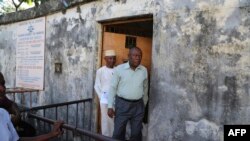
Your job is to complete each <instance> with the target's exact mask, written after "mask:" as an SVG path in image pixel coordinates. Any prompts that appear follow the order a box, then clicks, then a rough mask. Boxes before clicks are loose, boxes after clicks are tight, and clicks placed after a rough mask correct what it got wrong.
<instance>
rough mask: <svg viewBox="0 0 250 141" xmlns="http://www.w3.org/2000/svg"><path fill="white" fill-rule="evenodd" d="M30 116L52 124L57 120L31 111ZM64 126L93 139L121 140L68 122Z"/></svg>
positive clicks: (104, 140) (103, 140) (105, 140)
mask: <svg viewBox="0 0 250 141" xmlns="http://www.w3.org/2000/svg"><path fill="white" fill-rule="evenodd" d="M28 117H29V118H34V119H37V120H41V121H43V122H47V123H50V124H53V123H55V122H56V121H55V120H51V119H48V118H44V117H40V116H37V115H35V114H31V113H28ZM62 128H65V129H68V130H71V131H73V132H77V133H80V134H83V135H86V136H88V137H91V138H93V139H97V140H101V141H119V140H116V139H113V138H110V137H107V136H103V135H100V134H97V133H94V132H91V131H87V130H84V129H80V128H75V127H74V126H71V125H68V124H63V125H62Z"/></svg>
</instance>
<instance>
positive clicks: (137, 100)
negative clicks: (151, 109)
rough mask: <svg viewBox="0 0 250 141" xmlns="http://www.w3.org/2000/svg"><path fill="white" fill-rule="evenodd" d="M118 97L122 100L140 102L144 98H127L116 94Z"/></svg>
mask: <svg viewBox="0 0 250 141" xmlns="http://www.w3.org/2000/svg"><path fill="white" fill-rule="evenodd" d="M116 97H117V98H119V99H121V100H124V101H127V102H139V101H140V100H142V98H140V99H125V98H123V97H120V96H116Z"/></svg>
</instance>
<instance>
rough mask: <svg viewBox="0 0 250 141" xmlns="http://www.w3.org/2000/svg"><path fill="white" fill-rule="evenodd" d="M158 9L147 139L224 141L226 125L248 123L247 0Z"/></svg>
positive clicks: (188, 2) (171, 3)
mask: <svg viewBox="0 0 250 141" xmlns="http://www.w3.org/2000/svg"><path fill="white" fill-rule="evenodd" d="M155 6H156V7H157V9H156V12H157V11H159V12H157V13H158V14H155V17H154V19H155V21H154V23H155V24H154V46H153V70H152V72H153V74H152V81H151V95H150V111H149V112H150V122H149V123H150V124H149V129H148V130H149V131H153V132H149V140H168V141H177V140H180V141H181V140H185V141H201V140H202V141H206V140H212V141H218V140H221V141H222V140H223V125H224V124H249V122H250V120H249V114H250V111H249V108H250V107H249V104H250V103H249V94H250V93H249V89H250V87H249V84H250V81H249V76H250V73H249V71H250V67H249V66H250V63H249V61H248V60H249V59H250V40H249V37H250V33H249V29H250V28H249V22H250V16H249V15H250V11H249V10H250V7H249V1H238V0H233V1H191V0H185V1H183V0H181V1H180V0H177V1H176V0H175V1H167V0H166V1H165V2H163V1H158V2H155ZM241 6H242V7H241ZM166 7H168V9H169V10H164V9H166ZM163 76H164V77H163ZM162 113H165V114H162Z"/></svg>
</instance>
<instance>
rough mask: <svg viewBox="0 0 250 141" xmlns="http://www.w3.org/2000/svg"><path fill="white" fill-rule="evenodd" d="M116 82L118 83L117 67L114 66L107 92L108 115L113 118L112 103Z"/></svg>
mask: <svg viewBox="0 0 250 141" xmlns="http://www.w3.org/2000/svg"><path fill="white" fill-rule="evenodd" d="M118 83H119V74H118V71H117V68H115V69H114V75H113V77H112V79H111V84H110V88H109V93H108V116H109V117H111V118H113V116H114V114H115V112H114V109H113V105H114V100H115V95H116V93H117V86H118Z"/></svg>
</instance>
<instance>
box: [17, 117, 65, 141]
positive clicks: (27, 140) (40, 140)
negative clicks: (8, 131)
mask: <svg viewBox="0 0 250 141" xmlns="http://www.w3.org/2000/svg"><path fill="white" fill-rule="evenodd" d="M62 124H63V122H62V121H58V122H56V123H55V124H54V127H53V130H52V131H51V132H50V133H48V134H44V135H40V136H36V137H22V138H20V141H48V140H49V139H53V138H55V137H57V136H58V135H61V134H63V131H62V130H61V126H62Z"/></svg>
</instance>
